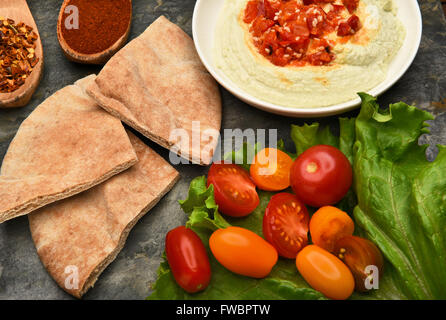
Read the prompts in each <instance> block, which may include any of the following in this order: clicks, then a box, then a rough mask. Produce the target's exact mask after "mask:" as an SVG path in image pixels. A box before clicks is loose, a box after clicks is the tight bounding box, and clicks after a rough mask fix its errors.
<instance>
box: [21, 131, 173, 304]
mask: <svg viewBox="0 0 446 320" xmlns="http://www.w3.org/2000/svg"><path fill="white" fill-rule="evenodd" d="M129 136H130V140H131V142H132V144H133V146H134V148H135V150H136V154H137V155H138V158H139V162H138V163H137V164H136V165H134V166H133V167H131V168H130V169H128V170H127V171H125V172H123V173H121V174H119V175H116V176H114V177H113V178H111V179H109V180H107V181H105V182H104V183H102V184H100V185H98V186H96V187H94V188H92V189H90V190H87V191H85V192H83V193H81V194H79V195H76V196H74V197H71V198H69V199H65V200H62V201H59V202H56V203H53V204H51V205H49V206H46V207H44V208H42V209H40V210H38V211H36V212H34V213H32V214H30V215H29V216H28V218H29V224H30V229H31V233H32V237H33V240H34V243H35V245H36V248H37V252H38V254H39V257H40V259H41V261H42V263H43V264H44V266H45V267H46V269H47V270H48V272H49V273H50V275H51V276H52V277H53V278H54V279H55V280H56V282H57V283H58V284H59V286H60V287H62V289H64V290H65V291H66V292H68V293H70V294H72V295H73V296H75V297H78V298H80V297H82V295H83V294H85V292H86V291H87V290H88V289H89V288H90V287H92V286H93V285H94V283H95V282H96V280H97V278H98V276H99V275H100V274H101V273H102V271H103V270H104V269H105V268H106V267H107V266H108V265H109V264H110V263H111V262H112V261H113V260H114V259H115V257H116V256H117V254H118V253H119V252H120V251H121V249H122V248H123V246H124V243H125V241H126V239H127V236H128V234H129V232H130V230H131V229H132V227H133V226H134V225H135V224H136V222H137V221H138V220H139V219H140V218H141V217H142V216H143V215H144V214H145V213H146V212H148V211H149V210H150V209H151V208H152V207H153V206H154V205H155V204H156V203H157V202H158V201H159V200H160V199H161V197H162V196H163V195H164V194H166V193H167V192H168V191H169V190H170V189H171V188H172V187H173V185H174V184H175V183H176V181H177V180H178V178H179V175H178V172H177V171H176V170H175V169H174V168H173V167H172V166H171V165H169V164H168V163H167V162H166V161H165V160H164V159H163V158H161V157H160V156H159V155H158V154H157V153H155V152H154V151H153V150H151V149H150V148H149V147H147V146H145V145H144V144H143V143H142V142H141V141H140V140H139V139H138V138H136V137H135V136H134V135H132V134H130V135H129ZM74 269H75V270H77V272H78V281H79V282H78V288H77V289H76V288H72V287H73V284H74V282H70V281H71V280H72V279H71V278H69V276H70V275H71V272H73V270H74ZM66 271H67V273H66ZM66 281H67V283H66ZM67 284H68V286H67Z"/></svg>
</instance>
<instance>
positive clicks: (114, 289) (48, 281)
mask: <svg viewBox="0 0 446 320" xmlns="http://www.w3.org/2000/svg"><path fill="white" fill-rule="evenodd" d="M62 2H63V1H62V0H28V3H29V6H30V8H31V11H32V12H33V15H34V17H35V19H36V23H37V25H38V28H39V31H40V34H41V38H42V43H43V47H44V53H45V70H44V76H43V79H42V82H41V84H40V87H39V89H38V90H37V92H36V93H35V95H34V97H33V99H32V101H31V102H30V104H29V105H28V106H27V107H24V108H21V109H15V110H0V160H1V159H3V156H4V154H5V153H6V150H7V147H8V145H9V143H10V141H11V139H12V138H13V137H14V135H15V132H16V131H17V129H18V127H19V126H20V124H21V122H22V121H23V120H24V119H25V118H26V117H27V116H28V115H29V113H31V112H32V110H33V109H34V108H35V107H36V106H37V105H38V104H39V103H41V102H42V101H43V100H44V99H46V98H47V97H48V96H50V95H51V94H53V93H54V92H55V91H57V90H58V89H60V88H62V87H64V86H66V85H68V84H71V83H73V82H74V81H75V80H77V79H79V78H82V77H84V76H86V75H88V74H90V73H97V72H98V71H99V70H100V68H99V67H92V66H83V65H77V64H74V63H71V62H69V61H67V60H66V59H65V57H64V56H63V54H62V52H61V50H60V48H59V44H58V41H57V35H56V23H57V16H58V11H59V8H60V5H61V4H62ZM419 3H420V6H421V9H422V12H423V20H424V32H423V40H422V44H421V48H420V51H419V53H418V56H417V58H416V60H415V62H414V64H413V65H412V67H411V68H410V70H409V71H408V72H407V74H406V75H405V76H404V77H403V78H402V79H401V80H400V81H399V82H398V83H397V84H396V85H395V86H394V87H393V88H391V89H390V90H389V91H388V92H387V93H385V94H384V95H383V96H382V97H381V99H380V102H381V103H382V104H383V105H387V104H389V103H393V102H397V101H400V100H402V101H405V102H407V103H412V104H415V105H417V106H419V107H420V108H423V109H426V110H430V111H432V112H434V113H435V114H436V115H437V116H438V117H437V119H436V120H435V121H434V122H433V123H432V132H431V133H432V134H431V135H430V136H426V137H423V139H422V140H423V142H428V143H430V144H432V145H435V144H438V143H442V144H446V114H445V113H443V112H444V111H445V110H446V63H445V61H446V21H445V19H444V15H443V12H442V9H441V4H440V1H437V0H419ZM194 4H195V1H194V0H133V25H132V30H131V38H134V37H136V36H137V35H139V34H140V33H141V32H142V31H143V30H144V29H145V28H146V27H147V26H148V25H149V24H150V23H151V22H152V21H154V20H155V19H156V18H157V17H158V16H160V15H162V14H163V15H165V16H166V17H167V18H169V19H170V20H171V21H173V22H175V23H177V24H178V25H180V26H181V27H182V28H183V29H184V30H185V31H186V32H187V33H189V34H191V22H192V12H193V7H194ZM222 95H223V105H224V113H223V124H222V127H223V128H241V129H246V128H254V129H255V128H266V129H274V128H277V129H278V133H279V137H283V138H285V141H286V144H287V145H288V146H289V147H290V148H291V146H292V143H291V140H290V139H289V138H288V136H289V128H290V124H293V123H294V124H302V123H303V122H304V120H300V119H291V118H285V117H281V116H275V115H271V114H268V113H265V112H263V111H259V110H257V109H254V108H252V107H250V106H248V105H246V104H244V103H242V102H241V101H239V100H238V99H236V98H235V97H233V96H232V95H231V94H229V93H228V92H226V91H225V90H223V89H222ZM356 114H357V111H353V112H350V113H348V114H345V115H343V116H354V115H356ZM316 120H317V121H320V122H322V123H323V124H325V125H327V124H335V123H336V122H337V119H336V117H331V118H324V119H316ZM305 121H307V122H311V120H305ZM144 141H145V142H146V143H147V144H148V145H149V146H151V147H152V148H154V149H155V150H156V151H157V152H159V153H160V154H161V155H162V156H164V157H165V158H166V159H167V158H168V152H167V151H166V150H164V149H162V148H161V147H158V146H157V145H156V144H154V143H152V142H151V141H148V140H147V139H144ZM434 156H435V147H432V148H431V149H430V152H429V157H430V158H433V157H434ZM177 169H178V170H179V171H180V173H181V177H182V179H181V181H180V182H179V183H178V184H177V185H176V186H175V187H174V189H173V190H172V192H170V193H169V194H168V195H167V196H166V197H164V199H162V201H161V202H160V203H159V204H158V205H157V206H156V207H155V208H154V209H153V210H152V211H151V212H150V213H149V214H148V215H146V216H145V217H144V218H142V219H141V220H140V222H139V223H138V224H137V225H136V226H135V227H134V229H133V231H132V232H131V233H130V236H129V238H128V240H127V244H126V246H125V247H124V249H123V250H122V252H121V253H120V254H119V255H118V257H117V259H116V260H115V261H114V262H113V263H112V264H111V265H110V266H109V267H108V268H107V269H106V270H105V272H104V273H103V274H102V275H101V276H100V278H99V281H98V282H97V283H96V285H95V287H94V288H93V289H91V290H90V291H89V292H88V293H87V294H86V296H85V297H84V298H85V299H143V298H145V297H146V296H147V295H148V294H149V293H150V285H151V283H153V281H154V280H155V278H156V270H157V268H158V265H159V262H160V257H161V254H162V252H163V246H164V236H165V234H166V232H167V231H168V230H170V229H172V228H174V227H176V226H178V225H180V224H183V223H184V222H185V216H184V214H183V213H182V211H181V209H180V208H179V206H178V204H177V200H179V199H184V198H185V197H186V194H187V190H188V185H189V182H190V181H191V179H193V178H194V177H195V176H198V175H202V174H205V173H206V171H207V169H206V168H202V167H198V166H192V165H182V166H178V167H177ZM0 299H71V297H70V296H69V295H67V294H66V293H65V292H64V291H62V290H61V289H60V288H59V287H58V286H57V285H56V283H55V282H54V281H53V280H52V278H51V277H50V276H49V275H48V274H47V272H46V271H45V269H44V268H43V266H42V265H41V263H40V260H39V258H38V256H37V254H36V251H35V248H34V245H33V242H32V239H31V236H30V232H29V227H28V219H27V218H26V217H20V218H17V219H14V220H12V221H8V222H6V223H3V224H0Z"/></svg>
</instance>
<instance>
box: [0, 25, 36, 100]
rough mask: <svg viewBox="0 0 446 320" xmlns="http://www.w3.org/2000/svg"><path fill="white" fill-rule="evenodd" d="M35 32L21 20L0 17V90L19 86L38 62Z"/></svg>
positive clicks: (9, 89)
mask: <svg viewBox="0 0 446 320" xmlns="http://www.w3.org/2000/svg"><path fill="white" fill-rule="evenodd" d="M37 39H38V36H37V34H36V33H35V32H34V31H33V28H32V27H30V26H27V25H25V24H24V23H23V22H20V23H18V24H16V23H15V21H14V20H12V19H6V18H2V17H0V92H1V93H10V92H13V91H15V90H17V89H18V88H20V87H21V86H22V85H23V84H24V83H25V80H26V79H27V78H28V76H29V75H30V74H31V72H32V71H33V68H34V67H35V66H36V65H37V63H38V62H39V58H37V57H36V54H35V49H36V43H35V42H36V40H37Z"/></svg>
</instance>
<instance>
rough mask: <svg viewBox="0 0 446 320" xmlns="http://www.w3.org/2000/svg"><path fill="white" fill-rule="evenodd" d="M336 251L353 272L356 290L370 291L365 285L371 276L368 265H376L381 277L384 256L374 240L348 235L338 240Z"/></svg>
mask: <svg viewBox="0 0 446 320" xmlns="http://www.w3.org/2000/svg"><path fill="white" fill-rule="evenodd" d="M335 253H336V255H337V257H338V258H339V259H341V260H342V261H343V262H344V263H345V264H346V265H347V267H348V268H349V269H350V271H351V272H352V274H353V277H354V278H355V289H356V291H359V292H366V291H368V289H367V288H366V286H365V282H366V279H367V277H368V276H369V274H367V272H366V268H367V267H368V266H375V267H376V268H377V271H378V275H377V276H378V279H379V278H380V277H381V273H382V271H383V268H384V258H383V256H382V254H381V251H379V249H378V247H377V246H376V245H375V244H374V243H373V242H371V241H369V240H367V239H363V238H360V237H356V236H346V237H344V238H342V239H339V240H338V241H337V242H336V246H335Z"/></svg>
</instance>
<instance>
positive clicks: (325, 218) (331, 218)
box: [310, 206, 355, 252]
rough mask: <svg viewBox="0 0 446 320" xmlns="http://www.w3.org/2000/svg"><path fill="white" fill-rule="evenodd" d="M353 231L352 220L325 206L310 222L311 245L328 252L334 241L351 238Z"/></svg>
mask: <svg viewBox="0 0 446 320" xmlns="http://www.w3.org/2000/svg"><path fill="white" fill-rule="evenodd" d="M354 230H355V223H354V222H353V220H352V218H350V216H349V215H348V214H347V213H345V212H344V211H342V210H339V209H338V208H335V207H331V206H325V207H322V208H320V209H319V210H318V211H316V213H315V214H313V216H312V217H311V220H310V234H311V240H312V241H313V243H314V244H315V245H317V246H319V247H321V248H323V249H325V250H328V251H330V252H333V251H334V247H335V245H336V241H337V240H339V239H341V238H343V237H345V236H351V235H352V234H353V231H354Z"/></svg>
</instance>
